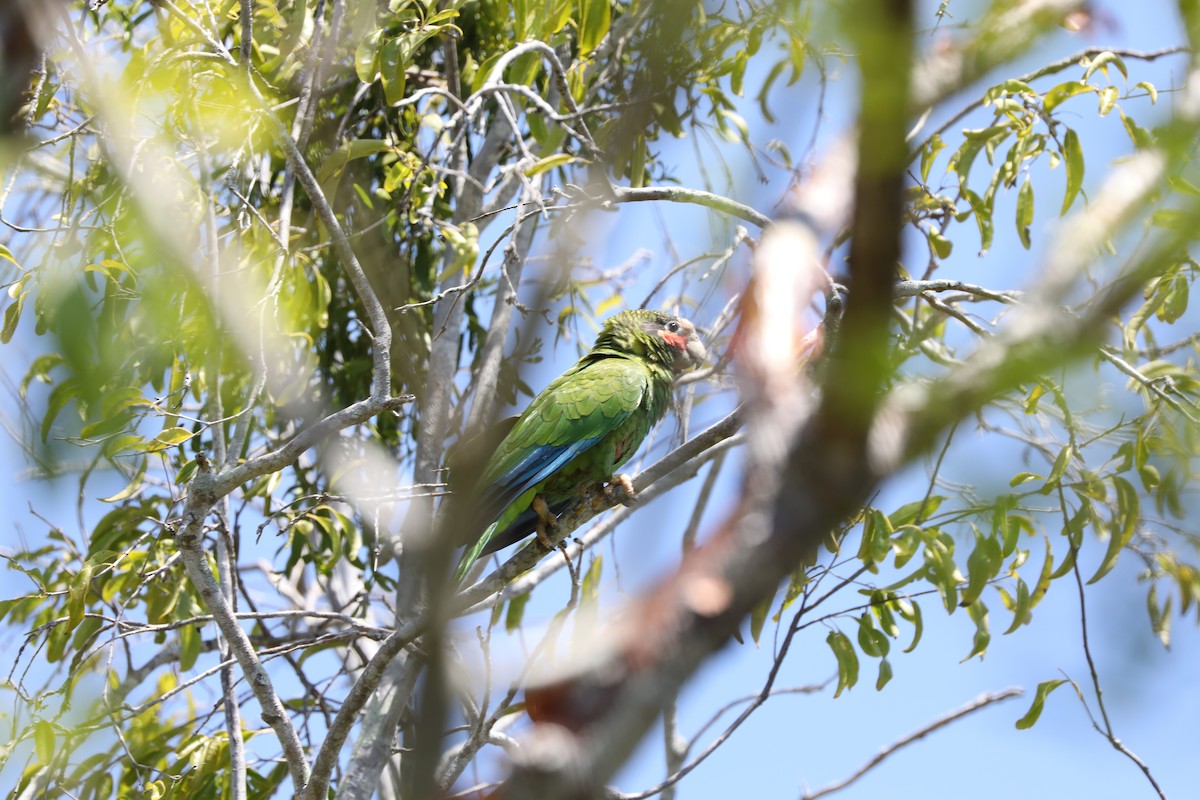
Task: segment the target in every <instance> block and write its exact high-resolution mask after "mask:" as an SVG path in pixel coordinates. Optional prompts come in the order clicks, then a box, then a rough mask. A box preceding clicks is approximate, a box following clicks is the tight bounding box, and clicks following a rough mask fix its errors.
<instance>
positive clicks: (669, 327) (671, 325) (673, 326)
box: [667, 320, 679, 333]
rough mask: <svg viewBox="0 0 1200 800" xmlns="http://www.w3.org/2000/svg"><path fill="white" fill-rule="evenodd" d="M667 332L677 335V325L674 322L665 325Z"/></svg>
mask: <svg viewBox="0 0 1200 800" xmlns="http://www.w3.org/2000/svg"><path fill="white" fill-rule="evenodd" d="M667 330H669V331H670V332H671V333H679V323H678V322H676V321H675V320H671V321H670V322H668V323H667Z"/></svg>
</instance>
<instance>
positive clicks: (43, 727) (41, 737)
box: [33, 719, 55, 764]
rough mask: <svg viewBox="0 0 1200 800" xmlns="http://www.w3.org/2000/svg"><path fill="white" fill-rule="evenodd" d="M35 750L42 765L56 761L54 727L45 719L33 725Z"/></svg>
mask: <svg viewBox="0 0 1200 800" xmlns="http://www.w3.org/2000/svg"><path fill="white" fill-rule="evenodd" d="M33 748H34V750H36V751H37V757H38V761H40V762H41V763H43V764H49V763H50V762H52V761H53V760H54V749H55V748H54V726H53V725H51V724H50V723H49V722H46V721H45V720H44V719H43V720H38V721H37V722H35V723H33Z"/></svg>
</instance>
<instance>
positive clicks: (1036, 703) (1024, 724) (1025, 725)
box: [1017, 678, 1067, 731]
mask: <svg viewBox="0 0 1200 800" xmlns="http://www.w3.org/2000/svg"><path fill="white" fill-rule="evenodd" d="M1066 682H1067V681H1066V679H1065V678H1056V679H1055V680H1052V681H1042V682H1041V683H1039V684H1038V687H1037V691H1036V692H1035V693H1034V696H1033V703H1032V704H1031V705H1030V706H1029V710H1028V711H1026V712H1025V716H1023V717H1021V718H1020V719H1019V720H1017V730H1019V731H1024V730H1029V729H1030V728H1032V727H1033V725H1034V723H1035V722H1037V721H1038V717H1040V716H1041V715H1042V708H1043V707H1044V706H1045V705H1046V698H1047V697H1049V696H1050V693H1051V692H1053V691H1054V690H1055V689H1057V688H1058V687H1059V686H1062V685H1063V684H1064V683H1066Z"/></svg>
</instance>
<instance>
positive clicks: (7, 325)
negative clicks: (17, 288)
mask: <svg viewBox="0 0 1200 800" xmlns="http://www.w3.org/2000/svg"><path fill="white" fill-rule="evenodd" d="M28 294H29V292H21V293H20V294H18V295H17V299H16V300H15V301H14V302H12V303H10V304H9V306H8V308H6V309H4V327H3V328H0V342H3V343H4V344H8V343H9V342H10V341H12V337H13V334H14V333H15V332H16V330H17V323H18V322H20V320H21V308H22V307H23V306H24V305H25V297H26V295H28Z"/></svg>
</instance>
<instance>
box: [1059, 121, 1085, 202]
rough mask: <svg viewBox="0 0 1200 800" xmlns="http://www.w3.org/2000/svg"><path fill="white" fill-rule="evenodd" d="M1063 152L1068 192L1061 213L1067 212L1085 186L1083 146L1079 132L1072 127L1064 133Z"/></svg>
mask: <svg viewBox="0 0 1200 800" xmlns="http://www.w3.org/2000/svg"><path fill="white" fill-rule="evenodd" d="M1062 153H1063V161H1064V162H1065V163H1066V165H1067V193H1066V195H1065V196H1064V197H1063V205H1062V211H1061V212H1060V213H1062V214H1066V213H1067V211H1069V210H1070V208H1071V205H1072V204H1073V203H1074V202H1075V198H1076V197H1078V196H1079V190H1080V189H1082V188H1083V148H1082V147H1080V146H1079V134H1077V133H1075V131H1074V130H1072V129H1068V130H1067V132H1066V133H1065V134H1064V135H1063V149H1062Z"/></svg>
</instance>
